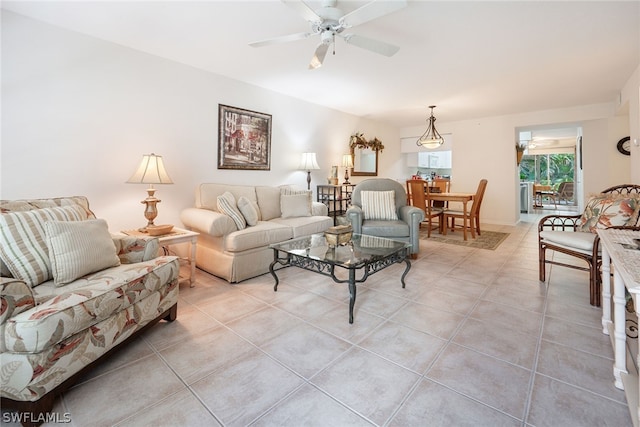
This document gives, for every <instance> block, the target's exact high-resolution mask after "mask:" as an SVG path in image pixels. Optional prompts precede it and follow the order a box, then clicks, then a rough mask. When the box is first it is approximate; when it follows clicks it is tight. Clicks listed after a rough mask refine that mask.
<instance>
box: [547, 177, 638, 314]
mask: <svg viewBox="0 0 640 427" xmlns="http://www.w3.org/2000/svg"><path fill="white" fill-rule="evenodd" d="M602 194H623V195H630V196H631V197H632V198H637V199H640V185H633V184H623V185H616V186H614V187H610V188H607V189H606V190H604V191H602ZM582 217H583V214H577V215H547V216H545V217H543V218H541V219H540V222H539V223H538V264H539V278H540V281H541V282H544V281H545V279H546V265H547V264H553V265H559V266H563V267H569V268H573V269H577V270H582V271H588V272H589V302H590V304H591V305H593V306H596V307H599V306H600V299H601V282H602V279H601V277H600V264H601V250H600V238H599V237H598V235H597V234H595V233H593V232H584V231H582V230H581V226H582V223H581V218H582ZM636 222H637V218H636ZM636 225H637V224H636V223H635V222H634V223H633V224H627V226H630V227H633V226H636ZM616 228H620V227H616ZM547 249H550V250H552V251H556V252H560V253H563V254H565V255H569V256H573V257H576V258H578V259H581V260H583V261H585V262H586V263H587V267H584V266H581V265H572V264H567V263H564V262H561V261H555V260H551V259H547V258H546V251H547Z"/></svg>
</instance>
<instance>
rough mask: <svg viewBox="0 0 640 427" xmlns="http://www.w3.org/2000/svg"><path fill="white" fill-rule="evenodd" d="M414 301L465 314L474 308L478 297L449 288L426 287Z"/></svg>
mask: <svg viewBox="0 0 640 427" xmlns="http://www.w3.org/2000/svg"><path fill="white" fill-rule="evenodd" d="M413 301H414V302H417V303H420V304H424V305H427V306H430V307H435V308H439V309H441V310H446V311H451V312H453V313H457V314H460V315H463V316H464V315H466V314H468V313H469V312H470V311H471V310H472V309H473V307H474V306H475V304H476V303H477V302H478V299H477V298H476V297H471V296H466V295H460V294H456V293H453V292H450V291H449V290H443V289H442V288H437V287H431V288H427V289H424V290H423V291H422V293H421V294H420V295H419V296H418V297H417V298H415V299H414V300H413Z"/></svg>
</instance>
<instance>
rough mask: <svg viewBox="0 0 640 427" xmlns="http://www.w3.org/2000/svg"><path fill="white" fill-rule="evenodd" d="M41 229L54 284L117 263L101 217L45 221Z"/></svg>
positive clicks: (72, 279) (107, 229)
mask: <svg viewBox="0 0 640 427" xmlns="http://www.w3.org/2000/svg"><path fill="white" fill-rule="evenodd" d="M44 231H45V238H46V241H47V249H48V250H49V260H50V261H51V272H52V274H53V281H54V284H55V285H56V286H63V285H66V284H67V283H71V282H73V281H74V280H76V279H78V278H79V277H82V276H84V275H85V274H89V273H93V272H95V271H100V270H104V269H105V268H109V267H114V266H116V265H120V258H118V255H117V254H116V245H115V244H114V243H113V238H112V237H111V234H110V233H109V227H108V226H107V221H105V220H104V219H89V220H86V221H47V222H46V223H45V224H44Z"/></svg>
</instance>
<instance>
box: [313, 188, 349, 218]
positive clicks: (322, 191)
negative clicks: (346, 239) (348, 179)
mask: <svg viewBox="0 0 640 427" xmlns="http://www.w3.org/2000/svg"><path fill="white" fill-rule="evenodd" d="M354 187H355V185H354V184H342V185H318V186H317V188H316V194H317V200H318V202H320V203H324V204H325V205H326V206H327V208H328V209H329V216H330V217H331V218H333V225H338V224H337V218H338V217H339V216H342V215H344V214H345V213H346V212H347V208H348V207H349V205H350V204H351V193H353V188H354Z"/></svg>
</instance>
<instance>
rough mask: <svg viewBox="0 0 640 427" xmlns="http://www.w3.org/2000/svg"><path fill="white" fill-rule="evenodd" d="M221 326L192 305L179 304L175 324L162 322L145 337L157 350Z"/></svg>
mask: <svg viewBox="0 0 640 427" xmlns="http://www.w3.org/2000/svg"><path fill="white" fill-rule="evenodd" d="M218 326H220V323H219V322H218V321H216V320H215V319H213V318H212V317H211V316H208V315H206V314H205V313H203V312H202V311H201V310H200V309H199V308H197V307H196V306H193V305H191V304H186V303H183V304H180V303H179V304H178V318H177V319H176V320H174V321H173V322H160V323H159V324H158V325H156V326H154V327H152V328H150V329H148V330H147V331H146V332H145V333H144V335H143V337H144V339H145V340H146V341H147V342H148V343H149V344H151V345H152V346H153V348H155V349H156V350H162V349H163V348H166V347H169V346H171V345H173V344H177V343H180V342H183V341H184V340H185V338H188V337H196V336H199V335H201V334H202V332H204V331H206V330H209V329H213V328H216V327H218Z"/></svg>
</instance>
